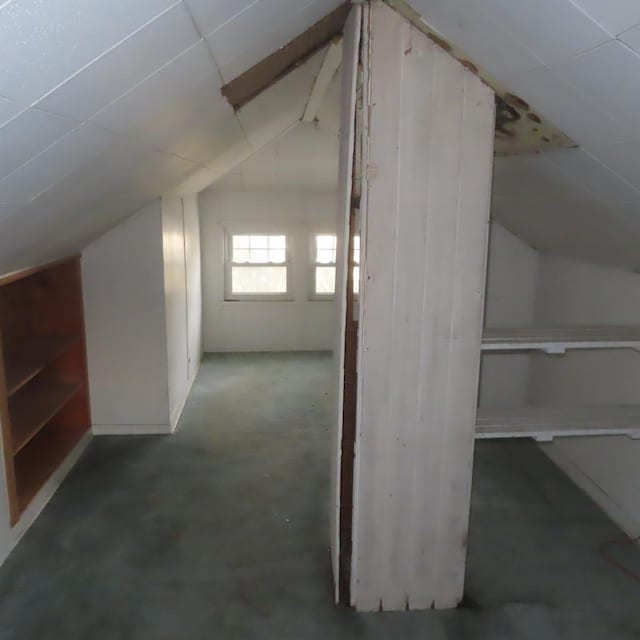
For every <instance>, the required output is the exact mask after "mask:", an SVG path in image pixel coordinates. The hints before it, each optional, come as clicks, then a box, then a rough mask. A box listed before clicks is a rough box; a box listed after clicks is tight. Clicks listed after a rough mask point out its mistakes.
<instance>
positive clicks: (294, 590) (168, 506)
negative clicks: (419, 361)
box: [0, 354, 640, 640]
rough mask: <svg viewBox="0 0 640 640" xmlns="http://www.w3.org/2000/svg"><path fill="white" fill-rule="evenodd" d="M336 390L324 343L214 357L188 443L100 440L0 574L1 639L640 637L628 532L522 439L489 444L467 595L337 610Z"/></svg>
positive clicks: (193, 402)
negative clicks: (331, 483)
mask: <svg viewBox="0 0 640 640" xmlns="http://www.w3.org/2000/svg"><path fill="white" fill-rule="evenodd" d="M330 384H331V361H330V358H329V357H328V356H327V355H324V354H264V355H229V356H209V357H207V358H206V359H205V361H204V362H203V365H202V369H201V371H200V374H199V376H198V379H197V380H196V384H195V385H194V388H193V392H192V394H191V396H190V398H189V401H188V403H187V406H186V408H185V411H184V415H183V418H182V421H181V423H180V427H179V430H178V432H177V433H176V434H175V435H174V436H165V437H150V436H147V437H101V438H95V439H94V440H93V442H92V443H91V445H90V447H89V449H88V451H87V453H86V454H85V455H84V457H83V458H82V459H81V461H80V463H79V464H78V465H77V467H76V468H75V469H74V471H73V472H72V473H71V474H70V476H69V477H68V479H67V480H66V481H65V483H64V485H63V486H62V487H61V489H60V490H59V491H58V493H57V494H56V495H55V497H54V498H53V500H52V501H51V503H50V504H49V505H48V507H47V508H46V509H45V511H44V512H43V514H42V516H41V517H40V518H39V519H38V521H37V522H36V523H35V525H34V526H33V527H32V529H31V530H30V531H29V532H28V534H27V535H26V537H25V538H24V539H23V541H22V542H21V543H20V545H19V546H18V547H17V548H16V550H15V551H14V552H13V553H12V554H11V556H10V557H9V559H8V560H7V562H6V563H5V564H4V566H3V567H2V568H1V569H0V638H2V639H3V640H5V639H9V638H10V639H12V640H14V639H15V640H18V639H20V640H21V639H33V640H36V639H37V640H46V639H49V638H51V639H56V640H60V639H63V638H64V639H65V640H74V639H76V638H77V639H80V638H82V639H83V640H86V639H88V638H91V639H92V640H95V639H103V638H104V639H109V640H143V639H144V640H146V639H149V640H164V639H167V640H169V639H171V640H176V639H184V640H201V639H202V640H205V639H207V640H210V639H213V638H224V639H235V638H238V639H243V640H245V639H247V640H253V639H262V638H264V639H267V638H268V639H271V640H284V639H287V638H292V639H296V640H300V639H306V638H314V639H318V640H320V639H322V640H325V639H328V638H354V639H362V640H365V639H366V640H376V639H379V638H389V639H391V638H393V639H394V640H396V639H404V638H428V639H430V640H443V639H445V638H446V639H468V640H483V639H489V638H490V639H492V640H500V639H505V640H507V639H508V640H554V639H559V638H562V639H575V640H589V639H594V640H605V639H606V640H617V639H620V640H622V639H625V640H626V639H631V638H636V639H637V638H640V607H639V606H638V602H639V599H638V596H639V595H640V592H639V587H638V583H636V582H634V581H633V580H631V579H630V578H628V577H627V576H625V575H623V574H622V573H620V572H618V571H616V570H615V569H613V568H612V567H611V566H610V565H608V564H607V563H606V562H605V561H604V560H602V559H601V558H600V557H599V555H598V544H599V542H600V541H602V540H607V539H609V538H615V537H618V536H620V531H619V530H618V529H617V528H616V527H615V526H614V525H612V524H611V523H610V522H609V521H608V520H607V518H606V517H605V516H604V515H603V514H602V513H601V512H600V511H598V509H597V508H596V507H595V506H594V505H593V504H592V503H591V502H590V501H589V500H588V499H587V498H586V497H585V496H584V495H583V494H582V493H581V492H580V491H578V490H577V489H576V488H575V487H574V486H573V485H572V484H571V483H570V481H569V480H567V479H566V478H565V477H564V476H563V475H562V474H561V473H560V472H559V471H558V470H557V469H556V468H555V467H554V466H553V465H552V464H551V463H550V462H549V461H548V460H547V459H546V458H545V457H544V456H543V455H542V453H540V451H539V450H538V449H537V448H536V447H535V446H534V445H533V444H531V443H526V442H517V443H516V442H513V443H510V442H483V443H480V444H479V445H478V447H477V455H476V467H475V482H474V492H473V509H472V524H471V536H470V550H469V563H468V579H467V598H466V601H465V606H463V607H462V608H460V609H457V610H453V611H444V612H439V611H427V612H412V613H383V614H381V613H375V614H367V615H359V614H356V613H354V612H353V611H350V610H348V609H346V608H343V607H335V606H333V604H332V602H331V576H330V570H329V553H328V549H327V540H328V531H327V529H328V514H327V503H328V470H329V423H330V406H329V404H330V402H329V396H328V393H329V388H330ZM619 553H620V557H621V559H625V561H627V562H628V563H629V564H631V565H633V564H634V563H635V566H636V567H639V566H640V553H639V552H638V550H637V549H634V548H628V549H622V550H620V552H619Z"/></svg>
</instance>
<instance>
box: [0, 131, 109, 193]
mask: <svg viewBox="0 0 640 640" xmlns="http://www.w3.org/2000/svg"><path fill="white" fill-rule="evenodd" d="M113 135H114V134H112V133H108V132H107V131H104V130H103V129H98V128H97V127H94V126H93V125H90V124H84V125H81V126H80V127H78V128H77V129H75V130H74V131H72V132H70V133H68V134H67V135H65V136H64V137H63V138H60V139H59V140H58V141H56V142H55V143H54V144H52V145H51V146H50V147H48V148H47V149H46V150H44V151H43V152H42V153H40V154H39V155H37V156H35V157H34V158H32V159H31V160H29V162H26V163H25V164H23V165H21V166H20V167H19V168H18V169H16V170H15V171H12V172H11V173H10V174H9V175H8V176H6V177H5V178H3V179H2V180H0V202H29V201H30V200H32V199H34V198H35V197H36V196H38V194H40V193H42V192H43V191H46V190H47V189H48V188H50V187H51V186H52V185H54V184H56V182H59V181H60V180H62V179H63V178H65V177H66V176H68V175H70V174H72V173H73V172H74V171H76V170H78V169H80V168H82V167H84V166H86V164H87V163H88V162H89V161H91V160H92V159H93V158H95V157H96V156H97V155H99V154H100V153H101V152H102V151H103V150H105V149H106V148H107V147H108V146H109V144H110V142H111V139H112V137H113Z"/></svg>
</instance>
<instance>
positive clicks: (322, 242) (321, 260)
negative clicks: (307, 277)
mask: <svg viewBox="0 0 640 640" xmlns="http://www.w3.org/2000/svg"><path fill="white" fill-rule="evenodd" d="M336 241H337V239H336V236H335V235H331V234H319V235H316V236H314V246H313V265H312V266H313V297H314V298H317V299H330V298H332V297H333V296H334V295H335V293H336V252H337V250H336Z"/></svg>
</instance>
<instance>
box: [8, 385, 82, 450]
mask: <svg viewBox="0 0 640 640" xmlns="http://www.w3.org/2000/svg"><path fill="white" fill-rule="evenodd" d="M80 386H81V383H80V381H65V382H57V381H51V380H40V379H38V380H36V381H34V382H33V383H32V384H30V385H29V386H28V387H24V388H23V389H22V390H21V391H20V392H19V393H17V394H16V395H15V396H13V398H11V400H10V401H9V419H10V423H11V441H12V445H13V454H14V455H15V454H16V453H18V452H19V451H20V450H21V449H22V448H23V447H25V446H26V445H27V444H28V443H29V442H30V441H31V439H32V438H33V437H34V436H35V435H36V434H37V433H38V432H39V431H40V430H41V429H42V428H43V427H44V426H45V425H46V424H47V423H48V422H49V420H51V418H53V417H54V416H55V415H56V414H57V413H58V412H59V411H60V410H61V409H62V408H63V407H64V406H65V405H66V404H67V402H69V400H70V399H71V398H72V397H73V395H74V394H75V393H76V391H78V389H79V388H80Z"/></svg>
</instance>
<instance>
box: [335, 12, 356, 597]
mask: <svg viewBox="0 0 640 640" xmlns="http://www.w3.org/2000/svg"><path fill="white" fill-rule="evenodd" d="M360 32H361V8H360V7H359V6H354V7H353V8H352V10H351V13H350V14H349V17H348V18H347V21H346V24H345V28H344V36H343V58H342V103H341V114H340V131H341V136H340V159H339V178H338V207H337V224H336V230H337V253H336V294H335V300H336V304H335V307H336V313H337V318H336V323H335V326H336V327H337V332H336V337H335V343H334V371H335V374H334V395H335V398H334V402H335V411H334V426H333V433H332V441H331V505H330V520H331V521H330V536H331V562H332V568H333V577H334V587H335V600H336V602H337V601H338V597H339V575H340V566H339V562H340V485H341V483H340V468H341V461H342V455H341V451H342V420H343V411H344V365H345V337H346V313H347V265H348V250H349V219H350V212H351V191H352V181H353V169H354V167H353V150H354V143H355V132H354V124H355V108H356V80H357V71H358V49H359V45H360Z"/></svg>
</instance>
